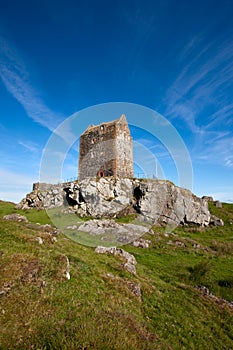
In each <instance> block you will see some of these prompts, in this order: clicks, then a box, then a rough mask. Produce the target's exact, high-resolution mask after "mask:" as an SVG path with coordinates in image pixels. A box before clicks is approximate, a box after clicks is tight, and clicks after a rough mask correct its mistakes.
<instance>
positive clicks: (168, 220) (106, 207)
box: [18, 177, 210, 226]
mask: <svg viewBox="0 0 233 350" xmlns="http://www.w3.org/2000/svg"><path fill="white" fill-rule="evenodd" d="M43 206H44V207H45V208H53V207H65V208H71V209H72V210H73V211H74V212H77V213H78V214H79V215H80V216H83V217H85V216H92V217H93V218H101V219H106V218H114V217H116V216H119V213H120V214H121V215H122V216H123V215H124V213H125V214H126V212H127V213H128V212H131V213H135V214H137V216H138V217H137V220H138V221H140V222H144V223H148V224H150V225H155V224H161V225H166V224H170V225H174V226H177V225H180V224H181V225H184V224H196V225H200V226H207V225H208V224H209V222H210V213H209V210H208V201H207V200H206V199H205V198H199V197H197V196H195V195H194V194H192V193H191V192H190V191H189V190H186V189H183V188H180V187H177V186H175V185H174V184H172V183H171V182H170V181H166V180H155V179H151V180H150V179H146V180H139V179H128V178H123V179H120V178H117V179H116V178H113V177H107V178H98V179H95V178H92V179H84V180H82V181H80V182H78V181H76V182H70V183H66V184H59V185H48V184H36V185H34V190H33V191H32V192H31V193H30V194H28V195H27V196H26V198H25V199H23V200H22V201H21V202H20V203H19V205H18V208H23V209H28V208H31V207H37V208H38V207H43ZM64 210H66V209H64Z"/></svg>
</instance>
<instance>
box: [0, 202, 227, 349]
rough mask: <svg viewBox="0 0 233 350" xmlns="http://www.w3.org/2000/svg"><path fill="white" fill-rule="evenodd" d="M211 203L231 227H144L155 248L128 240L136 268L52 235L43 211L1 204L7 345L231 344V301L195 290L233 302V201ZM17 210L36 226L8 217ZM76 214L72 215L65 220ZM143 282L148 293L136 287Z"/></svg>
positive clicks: (3, 336) (1, 343)
mask: <svg viewBox="0 0 233 350" xmlns="http://www.w3.org/2000/svg"><path fill="white" fill-rule="evenodd" d="M211 211H212V212H214V214H215V215H217V216H219V217H221V218H222V219H223V220H225V222H226V225H225V226H224V227H210V228H206V229H202V228H197V227H183V228H177V229H176V230H175V231H174V232H173V234H170V235H169V236H167V235H164V229H163V228H154V230H155V232H157V233H156V234H155V235H145V238H147V239H150V240H151V241H152V243H151V245H150V248H149V249H141V248H135V247H132V246H130V245H129V246H125V247H123V248H124V249H125V250H127V251H128V252H130V253H132V254H134V256H135V257H136V260H137V266H136V268H137V275H136V276H133V275H131V274H130V273H128V272H127V271H125V270H124V269H123V267H122V262H123V261H121V259H119V258H117V257H114V256H111V255H105V254H104V255H102V254H100V255H98V254H96V253H95V252H94V248H91V247H87V246H84V245H80V244H77V243H75V242H74V241H73V240H70V239H69V238H68V237H67V236H65V235H63V234H62V233H60V234H59V235H58V237H57V242H53V241H52V239H51V237H50V236H49V235H48V234H46V232H44V231H43V229H42V228H41V227H40V226H39V225H36V222H41V223H42V224H45V223H49V222H50V219H49V217H48V216H47V214H46V212H45V211H37V210H36V209H32V210H30V211H28V212H23V211H20V210H15V209H14V204H13V203H6V202H0V235H1V240H0V268H1V270H0V271H1V273H0V291H5V294H3V293H2V294H1V297H0V306H1V309H0V314H1V318H0V319H1V321H0V329H1V332H0V349H1V350H5V349H7V350H11V349H34V350H42V349H43V350H45V349H67V350H68V349H69V350H72V349H75V350H77V349H83V350H84V349H86V350H89V349H119V350H120V349H123V350H124V349H127V350H130V349H132V350H134V349H136V350H137V349H162V350H167V349H172V350H181V349H194V350H199V349H209V350H211V349H213V350H217V349H219V350H222V349H226V350H230V349H233V309H231V308H230V307H229V306H228V305H227V303H224V302H220V301H219V299H216V300H213V298H210V297H208V296H204V295H203V294H202V293H201V292H200V291H199V290H197V289H196V288H195V286H196V285H204V286H206V287H208V288H209V289H210V291H211V292H212V293H214V294H215V295H216V296H217V297H218V298H224V299H226V300H228V301H232V300H233V275H232V271H233V249H232V243H233V230H232V224H231V220H232V219H233V205H228V204H224V205H223V208H222V209H221V208H215V207H213V206H211ZM14 212H18V213H21V214H23V215H25V216H27V218H28V219H29V220H30V222H31V223H32V224H31V223H29V224H27V223H17V222H9V221H5V220H3V219H2V217H3V216H4V215H6V214H9V213H14ZM53 214H54V215H57V218H58V220H59V213H58V212H56V211H54V213H53ZM74 220H76V221H78V220H77V217H76V216H75V217H73V216H72V215H71V216H69V215H68V216H67V218H65V223H64V227H65V226H66V225H67V223H68V224H72V223H74ZM38 236H39V237H42V238H43V241H44V243H43V244H41V245H40V244H39V243H38V241H36V237H38ZM64 256H67V257H68V259H69V261H70V274H71V279H70V280H66V279H65V277H64V271H63V270H64V268H63V267H64V266H63V265H64ZM112 276H114V277H112ZM43 281H45V284H46V285H45V287H42V284H43V283H42V282H43ZM135 283H137V284H140V287H141V293H142V296H141V297H138V296H135V295H134V294H133V293H132V291H131V289H130V287H129V286H130V285H132V284H135Z"/></svg>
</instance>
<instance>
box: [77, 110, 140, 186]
mask: <svg viewBox="0 0 233 350" xmlns="http://www.w3.org/2000/svg"><path fill="white" fill-rule="evenodd" d="M95 176H100V177H105V176H115V177H129V178H132V177H133V176H134V170H133V150H132V137H131V135H130V131H129V127H128V123H127V120H126V117H125V116H124V115H122V116H121V117H120V118H119V119H118V120H114V121H112V122H108V123H102V124H100V125H97V126H95V125H90V126H89V127H88V128H87V130H86V131H85V132H84V133H83V134H82V135H81V136H80V151H79V174H78V177H79V179H80V180H82V179H84V178H87V177H95Z"/></svg>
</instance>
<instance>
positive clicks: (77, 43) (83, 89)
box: [0, 0, 233, 202]
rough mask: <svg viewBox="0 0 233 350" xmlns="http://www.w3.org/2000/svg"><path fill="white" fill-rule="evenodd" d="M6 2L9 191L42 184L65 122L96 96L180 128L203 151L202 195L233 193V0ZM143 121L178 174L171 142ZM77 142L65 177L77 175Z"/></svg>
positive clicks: (1, 182) (0, 72)
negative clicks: (45, 160)
mask: <svg viewBox="0 0 233 350" xmlns="http://www.w3.org/2000/svg"><path fill="white" fill-rule="evenodd" d="M0 4H1V11H0V133H1V149H0V155H1V165H0V198H1V199H4V200H11V201H14V202H18V201H19V200H20V199H21V198H22V197H23V196H24V195H25V194H26V193H27V192H29V191H30V190H31V187H32V183H33V182H36V181H38V179H39V176H40V163H41V157H42V154H43V150H44V149H45V147H46V144H47V142H48V139H49V137H50V136H51V134H52V133H53V131H54V130H55V129H56V128H57V127H58V126H59V125H60V123H61V122H63V121H65V120H66V119H67V118H68V117H70V116H71V115H73V114H74V113H75V112H77V111H80V110H82V109H84V108H87V107H90V106H92V105H98V104H102V103H109V102H128V103H134V104H139V105H143V106H146V107H148V108H150V109H153V110H155V111H157V112H158V113H160V115H162V116H163V117H164V118H166V120H167V121H169V122H170V123H171V124H172V125H173V126H174V128H176V130H177V132H178V133H179V135H180V136H181V138H182V139H183V141H184V143H185V145H186V147H187V149H188V152H189V154H190V157H191V160H192V168H193V188H192V190H193V192H194V193H195V194H197V195H200V196H202V195H213V196H214V198H215V199H220V200H223V201H233V184H232V179H233V118H232V114H233V40H232V39H233V25H232V18H233V1H232V0H223V1H219V0H218V1H215V0H211V1H209V0H205V1H199V0H196V1H183V0H180V1H174V0H160V1H159V0H144V1H142V0H140V1H139V0H134V1H130V0H124V1H123V0H119V1H117V0H114V1H111V0H110V1H109V0H108V1H105V0H103V1H101V0H99V1H94V0H89V1H88V0H87V1H79V0H76V1H75V0H64V1H63V0H56V1H55V0H31V1H25V0H21V1H12V0H8V1H7V2H6V1H0ZM122 113H124V111H122ZM113 117H114V118H117V117H118V115H116V116H115V115H113ZM126 117H127V115H126ZM87 119H88V118H87ZM142 119H143V117H142ZM102 121H104V120H100V122H102ZM86 123H87V126H88V124H89V123H88V120H87V121H86ZM131 124H132V125H133V124H134V123H133V121H132V120H131ZM150 127H151V126H150V125H148V124H146V121H145V128H146V129H147V130H150ZM131 130H132V134H133V137H134V139H135V141H138V142H139V143H142V144H144V146H145V147H146V148H147V149H150V150H151V152H152V153H153V154H154V155H155V156H156V158H157V159H158V160H159V164H160V167H161V173H163V174H164V177H166V178H168V179H171V180H173V181H174V182H175V183H177V182H178V181H177V177H176V176H175V175H174V165H172V164H171V162H170V161H169V160H167V153H166V152H165V151H164V147H162V146H161V145H160V144H159V142H157V141H156V140H153V139H152V138H150V137H149V136H148V135H147V134H146V133H143V132H140V130H139V129H137V130H136V129H135V128H133V126H132V128H131ZM77 145H78V142H76V145H75V144H74V146H73V148H72V149H71V150H70V152H69V154H67V158H66V161H65V163H64V168H63V171H62V178H64V179H68V178H72V177H75V176H76V175H77V157H78V148H77ZM141 152H142V153H143V150H142V151H141ZM145 154H146V153H145ZM177 184H178V185H179V183H177Z"/></svg>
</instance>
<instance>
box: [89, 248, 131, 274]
mask: <svg viewBox="0 0 233 350" xmlns="http://www.w3.org/2000/svg"><path fill="white" fill-rule="evenodd" d="M95 252H96V253H98V254H113V255H115V256H119V257H121V258H123V259H124V260H126V262H125V263H124V264H123V265H122V266H123V267H124V269H125V270H127V271H128V272H130V273H132V274H133V275H136V267H135V265H136V264H137V261H136V259H135V257H134V255H132V254H130V253H128V252H126V251H125V250H123V249H121V248H117V247H102V246H98V247H96V249H95Z"/></svg>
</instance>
